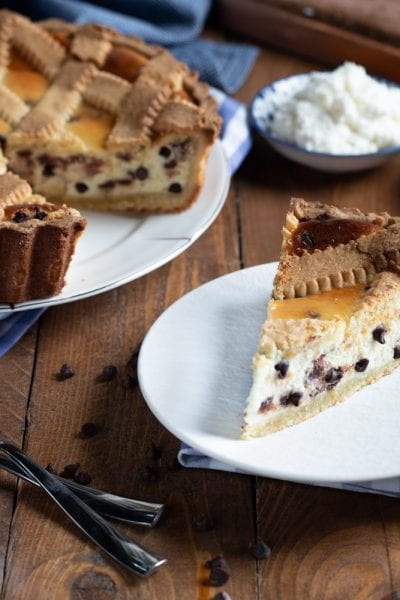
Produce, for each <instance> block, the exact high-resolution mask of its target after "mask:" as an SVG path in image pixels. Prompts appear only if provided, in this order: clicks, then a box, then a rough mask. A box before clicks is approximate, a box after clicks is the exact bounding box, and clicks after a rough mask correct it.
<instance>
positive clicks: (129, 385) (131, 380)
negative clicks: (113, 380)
mask: <svg viewBox="0 0 400 600" xmlns="http://www.w3.org/2000/svg"><path fill="white" fill-rule="evenodd" d="M138 383H139V381H138V378H137V376H136V375H124V377H122V378H121V385H122V387H123V388H124V389H125V390H133V389H134V388H135V387H136V386H137V384H138Z"/></svg>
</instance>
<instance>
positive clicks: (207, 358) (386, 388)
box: [138, 263, 400, 482]
mask: <svg viewBox="0 0 400 600" xmlns="http://www.w3.org/2000/svg"><path fill="white" fill-rule="evenodd" d="M275 270H276V263H271V264H267V265H260V266H257V267H252V268H250V269H245V270H243V271H238V272H235V273H232V274H230V275H225V276H224V277H220V278H219V279H215V280H214V281H211V282H210V283H207V284H205V285H203V286H201V287H199V288H197V289H196V290H194V291H192V292H190V293H189V294H187V295H186V296H184V297H183V298H181V299H180V300H178V301H177V302H176V303H175V304H173V305H172V306H171V307H170V308H168V309H167V310H166V311H165V312H164V313H163V314H162V315H161V317H160V318H159V319H158V320H157V321H156V322H155V324H154V325H153V326H152V327H151V329H150V330H149V332H148V334H147V336H146V338H145V340H144V342H143V345H142V348H141V352H140V355H139V364H138V373H139V383H140V387H141V390H142V393H143V395H144V398H145V400H146V402H147V404H148V405H149V407H150V409H151V410H152V411H153V413H154V414H155V416H156V417H157V418H158V419H159V420H160V421H161V423H162V424H163V425H164V426H165V427H166V428H167V429H169V430H170V431H171V432H172V433H173V434H174V435H175V436H176V437H178V438H179V439H181V440H182V441H184V442H185V443H186V444H189V445H190V446H193V447H194V448H195V449H196V450H199V451H201V452H203V453H204V454H206V455H208V456H211V457H212V458H215V459H218V460H220V461H223V462H225V463H227V464H229V465H232V466H235V467H237V468H239V469H242V470H244V471H247V472H249V473H255V474H258V475H263V476H269V477H277V478H280V479H288V480H292V481H303V482H328V481H338V482H346V481H347V482H348V481H367V480H371V479H381V478H386V477H394V476H396V475H400V435H399V431H400V410H399V389H400V369H398V370H397V371H395V372H394V373H392V374H391V375H390V376H388V377H384V378H382V379H380V380H379V381H378V382H377V383H375V384H373V385H370V386H368V387H366V388H364V389H363V390H361V391H359V392H357V393H356V394H354V395H353V396H352V397H351V398H349V399H348V400H347V401H346V402H345V403H343V404H340V405H338V406H335V407H333V408H330V409H328V410H326V411H325V412H323V413H321V414H320V415H318V416H317V417H314V418H312V419H310V420H308V421H306V422H305V423H302V424H300V425H296V426H295V427H290V428H288V429H286V430H284V431H280V432H278V433H274V434H273V435H269V436H267V437H264V438H260V439H257V440H252V441H244V440H240V439H239V435H240V426H241V424H242V413H243V410H244V407H245V402H246V397H247V395H248V392H249V389H250V386H251V381H252V373H251V367H250V365H251V359H252V355H253V353H254V352H255V350H256V346H257V341H258V336H259V332H260V327H261V324H262V323H263V321H264V319H265V316H266V304H267V300H268V298H269V297H270V295H271V290H272V281H273V276H274V273H275Z"/></svg>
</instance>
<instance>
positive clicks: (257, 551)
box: [250, 538, 271, 560]
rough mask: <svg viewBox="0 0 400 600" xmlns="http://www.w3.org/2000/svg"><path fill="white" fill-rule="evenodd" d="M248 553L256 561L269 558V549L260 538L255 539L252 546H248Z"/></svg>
mask: <svg viewBox="0 0 400 600" xmlns="http://www.w3.org/2000/svg"><path fill="white" fill-rule="evenodd" d="M250 553H251V554H252V556H254V558H256V559H257V560H264V559H265V558H269V557H270V556H271V548H270V547H269V546H267V544H266V543H265V542H264V541H263V540H262V539H261V538H257V540H256V541H255V543H254V544H250Z"/></svg>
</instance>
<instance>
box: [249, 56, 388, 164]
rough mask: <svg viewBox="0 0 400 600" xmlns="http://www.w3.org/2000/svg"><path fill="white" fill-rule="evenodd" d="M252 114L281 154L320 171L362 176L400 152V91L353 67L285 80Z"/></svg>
mask: <svg viewBox="0 0 400 600" xmlns="http://www.w3.org/2000/svg"><path fill="white" fill-rule="evenodd" d="M250 111H251V118H252V121H253V124H254V125H255V127H256V128H257V130H258V131H259V132H260V133H261V134H262V135H263V136H264V137H266V138H267V140H268V141H270V143H271V144H272V145H273V146H274V147H275V148H276V149H277V150H278V151H280V152H281V153H282V154H285V155H286V156H288V157H289V158H292V159H293V160H297V161H298V162H303V163H304V164H308V165H309V166H312V167H315V168H321V169H324V170H332V171H340V170H341V171H351V170H359V169H363V168H369V167H372V166H376V165H377V164H380V163H382V162H384V161H385V160H387V158H389V157H390V156H391V155H392V154H394V153H397V152H400V87H398V86H396V85H394V84H390V83H389V82H385V81H382V80H378V79H374V78H373V77H370V76H369V75H368V74H367V72H366V70H365V68H364V67H362V66H360V65H356V64H354V63H351V62H346V63H344V64H343V65H341V66H340V67H338V68H337V69H335V70H334V71H331V72H311V73H306V74H301V75H294V76H292V77H288V78H286V79H281V80H279V81H277V82H275V83H273V84H271V85H269V86H267V87H266V88H264V89H263V90H261V92H259V94H257V96H256V98H255V99H254V100H253V102H252V105H251V109H250ZM299 153H300V154H299Z"/></svg>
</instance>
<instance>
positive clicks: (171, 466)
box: [167, 456, 182, 471]
mask: <svg viewBox="0 0 400 600" xmlns="http://www.w3.org/2000/svg"><path fill="white" fill-rule="evenodd" d="M181 467H182V465H181V463H180V462H179V460H178V458H177V457H176V456H175V457H174V458H173V459H172V460H170V461H169V462H168V464H167V469H168V471H179V469H180V468H181Z"/></svg>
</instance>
